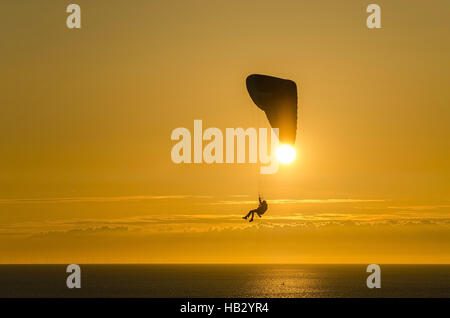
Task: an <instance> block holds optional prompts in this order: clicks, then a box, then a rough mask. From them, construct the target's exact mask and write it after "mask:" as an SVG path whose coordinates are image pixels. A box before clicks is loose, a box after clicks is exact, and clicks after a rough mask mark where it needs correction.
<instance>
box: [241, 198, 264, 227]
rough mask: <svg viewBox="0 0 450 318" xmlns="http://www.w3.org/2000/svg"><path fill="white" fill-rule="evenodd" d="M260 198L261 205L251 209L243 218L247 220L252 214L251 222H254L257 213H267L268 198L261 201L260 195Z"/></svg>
mask: <svg viewBox="0 0 450 318" xmlns="http://www.w3.org/2000/svg"><path fill="white" fill-rule="evenodd" d="M258 200H259V206H258V207H257V208H256V209H254V210H250V212H248V213H247V215H246V216H243V217H242V218H243V219H245V220H247V218H248V217H249V216H250V214H251V215H252V217H251V219H250V220H249V222H253V217H254V215H255V213H256V214H258V216H259V217H261V216H262V215H263V214H264V213H266V211H267V202H266V200H262V201H261V197H258Z"/></svg>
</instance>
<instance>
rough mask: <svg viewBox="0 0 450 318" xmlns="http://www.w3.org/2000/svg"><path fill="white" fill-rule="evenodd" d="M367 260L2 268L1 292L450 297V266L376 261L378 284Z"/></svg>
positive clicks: (43, 294)
mask: <svg viewBox="0 0 450 318" xmlns="http://www.w3.org/2000/svg"><path fill="white" fill-rule="evenodd" d="M365 268H366V266H365V265H81V271H82V278H81V281H82V288H81V289H68V288H67V287H66V277H67V275H68V274H66V271H65V269H66V266H65V265H0V297H450V265H382V266H381V270H382V274H381V281H382V286H381V289H368V288H367V287H366V278H367V276H368V274H367V273H366V272H365Z"/></svg>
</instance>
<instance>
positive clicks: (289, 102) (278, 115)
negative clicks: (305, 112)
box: [246, 74, 297, 145]
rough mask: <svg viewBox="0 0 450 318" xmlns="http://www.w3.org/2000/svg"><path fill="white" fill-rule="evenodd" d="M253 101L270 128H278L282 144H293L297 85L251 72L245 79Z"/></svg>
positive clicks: (295, 125)
mask: <svg viewBox="0 0 450 318" xmlns="http://www.w3.org/2000/svg"><path fill="white" fill-rule="evenodd" d="M246 84H247V91H248V93H249V95H250V97H251V99H252V100H253V102H254V103H255V104H256V105H257V106H258V107H259V108H260V109H262V110H263V111H264V112H265V113H266V116H267V119H268V120H269V123H270V125H271V126H272V128H278V129H279V140H280V143H282V144H290V145H294V144H295V137H296V134H297V85H296V84H295V82H294V81H291V80H286V79H282V78H278V77H273V76H268V75H260V74H252V75H250V76H248V77H247V80H246Z"/></svg>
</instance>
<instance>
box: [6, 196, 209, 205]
mask: <svg viewBox="0 0 450 318" xmlns="http://www.w3.org/2000/svg"><path fill="white" fill-rule="evenodd" d="M189 198H196V199H208V198H212V197H211V196H195V195H134V196H114V197H66V198H35V199H0V204H24V203H25V204H26V203H33V204H37V203H74V202H124V201H144V200H175V199H189Z"/></svg>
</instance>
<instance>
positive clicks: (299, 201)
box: [210, 199, 385, 205]
mask: <svg viewBox="0 0 450 318" xmlns="http://www.w3.org/2000/svg"><path fill="white" fill-rule="evenodd" d="M360 202H385V200H374V199H278V200H267V203H269V204H304V203H322V204H330V203H360ZM210 204H211V205H222V204H224V205H227V204H255V200H252V201H244V200H234V201H233V200H224V201H218V202H213V203H210Z"/></svg>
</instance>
